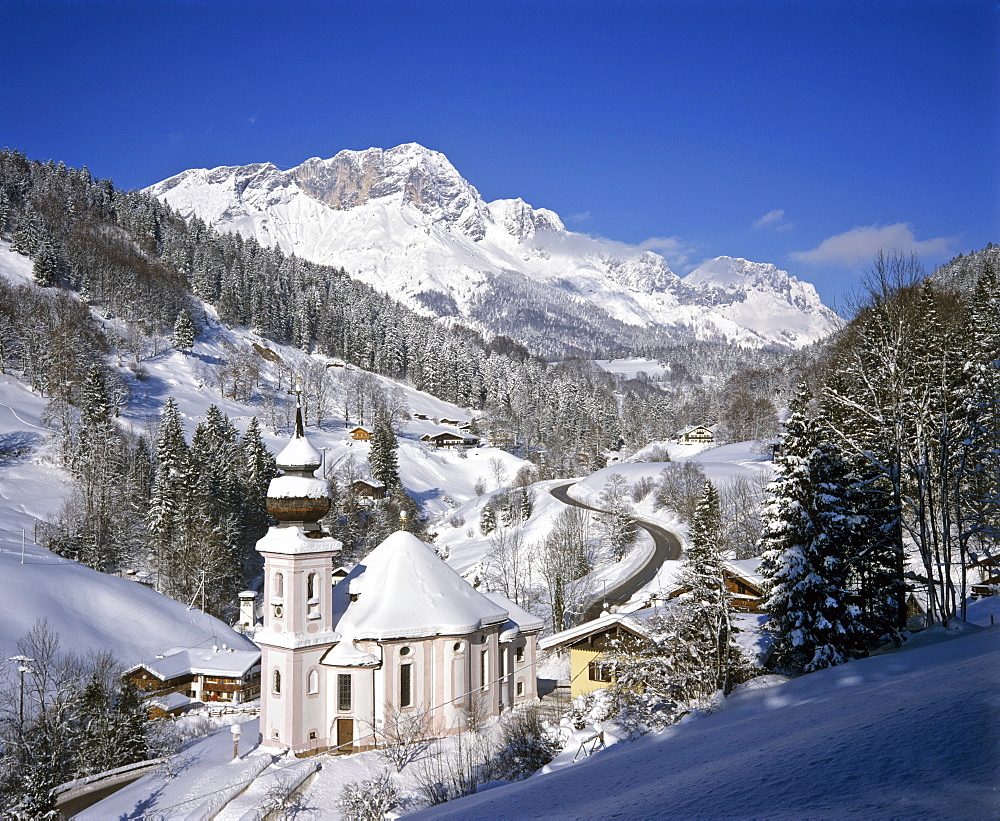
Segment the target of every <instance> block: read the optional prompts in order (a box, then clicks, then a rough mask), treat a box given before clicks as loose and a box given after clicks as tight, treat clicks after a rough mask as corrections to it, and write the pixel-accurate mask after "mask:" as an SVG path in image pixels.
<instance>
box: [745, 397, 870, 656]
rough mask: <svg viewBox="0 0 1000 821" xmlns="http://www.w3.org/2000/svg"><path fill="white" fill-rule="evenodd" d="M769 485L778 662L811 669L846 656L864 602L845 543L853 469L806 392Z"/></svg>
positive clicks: (850, 524)
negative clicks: (854, 595)
mask: <svg viewBox="0 0 1000 821" xmlns="http://www.w3.org/2000/svg"><path fill="white" fill-rule="evenodd" d="M776 467H777V474H778V475H777V478H776V479H775V481H774V482H773V483H772V484H771V485H770V486H769V487H768V493H769V495H770V501H769V503H768V505H767V506H766V508H765V511H764V521H765V528H764V537H763V539H762V542H761V547H762V549H763V558H762V560H761V565H760V571H761V573H762V575H764V577H765V579H766V589H767V594H768V598H767V602H766V607H767V611H768V612H769V613H770V614H771V615H770V619H769V621H768V629H769V630H770V631H771V633H772V634H773V635H774V639H775V644H774V660H775V663H776V665H777V666H778V667H779V668H781V669H785V670H788V671H790V672H810V671H812V670H819V669H822V668H824V667H830V666H832V665H835V664H840V663H842V662H844V661H846V660H847V659H848V658H849V657H850V655H851V652H852V651H853V650H854V649H855V647H856V644H857V638H856V636H855V627H854V625H855V622H856V621H857V615H858V609H857V607H856V606H854V605H853V604H851V603H850V602H849V598H850V596H849V592H848V589H847V583H848V567H847V561H846V560H847V556H846V555H845V551H846V546H847V545H848V544H849V543H850V540H851V534H852V531H853V528H854V521H853V511H851V510H850V508H849V507H847V505H846V502H847V498H846V497H847V495H848V490H849V489H848V482H849V473H848V469H847V466H846V464H845V463H844V461H843V459H841V458H840V455H839V453H838V452H837V451H836V449H835V448H834V447H833V445H832V444H831V443H830V442H829V441H828V440H827V439H826V438H825V437H824V435H823V431H822V429H821V427H820V425H819V424H818V423H817V422H815V421H813V420H812V419H811V418H810V417H809V411H808V408H807V406H806V397H805V395H804V394H802V393H800V394H799V396H797V397H796V399H795V401H794V402H793V404H792V408H791V416H790V417H789V420H788V422H787V423H786V436H785V438H784V441H783V446H782V454H781V456H780V457H779V458H778V460H777V465H776Z"/></svg>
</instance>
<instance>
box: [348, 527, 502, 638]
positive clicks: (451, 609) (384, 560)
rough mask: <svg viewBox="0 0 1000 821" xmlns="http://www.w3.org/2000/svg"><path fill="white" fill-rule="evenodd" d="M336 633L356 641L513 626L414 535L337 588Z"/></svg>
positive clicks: (391, 542)
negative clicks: (500, 625)
mask: <svg viewBox="0 0 1000 821" xmlns="http://www.w3.org/2000/svg"><path fill="white" fill-rule="evenodd" d="M333 607H334V620H335V623H334V628H335V629H336V630H337V632H338V633H340V634H341V635H343V636H345V637H351V638H354V639H366V638H371V639H397V638H400V639H401V638H422V637H427V636H438V635H461V634H465V633H471V632H473V631H475V630H479V629H480V628H482V627H485V626H486V625H490V624H502V623H504V622H506V621H507V620H508V610H507V608H506V607H503V606H501V605H500V604H498V603H496V602H494V601H492V600H491V599H489V598H487V597H486V596H484V595H483V594H482V593H480V592H479V591H478V590H476V589H475V588H474V587H473V586H472V585H471V584H469V583H468V582H467V581H466V580H465V579H463V578H462V577H461V576H460V575H459V574H458V573H457V572H456V571H455V570H454V569H452V568H451V567H449V566H448V565H447V564H445V562H444V561H442V560H441V558H439V557H438V555H437V553H435V552H434V550H433V549H432V548H430V547H429V546H427V545H426V544H424V543H423V542H422V541H420V540H419V539H418V538H417V537H416V536H414V535H413V534H412V533H407V532H406V531H402V530H401V531H398V532H396V533H393V534H392V535H391V536H389V538H387V539H386V540H385V541H384V542H382V544H380V545H379V546H378V547H376V548H375V549H374V550H373V551H372V552H371V553H369V554H368V555H367V556H366V557H365V558H364V559H363V560H362V561H361V563H360V564H358V565H357V566H356V567H355V568H354V569H353V570H352V571H351V573H350V574H349V575H348V576H347V578H346V579H344V580H343V581H342V582H340V584H338V585H337V586H336V587H335V588H334V605H333Z"/></svg>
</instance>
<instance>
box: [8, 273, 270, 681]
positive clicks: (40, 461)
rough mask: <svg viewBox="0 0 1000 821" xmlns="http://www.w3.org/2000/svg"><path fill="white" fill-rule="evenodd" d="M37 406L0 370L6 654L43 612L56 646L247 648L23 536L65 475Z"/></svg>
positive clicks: (58, 492)
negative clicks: (53, 459)
mask: <svg viewBox="0 0 1000 821" xmlns="http://www.w3.org/2000/svg"><path fill="white" fill-rule="evenodd" d="M0 265H2V262H0ZM45 405H46V401H45V400H44V399H42V398H41V397H39V396H38V395H37V394H32V393H30V392H28V391H27V390H26V389H25V388H24V387H23V386H22V385H21V384H20V383H19V382H17V380H15V379H12V378H10V377H9V376H0V442H2V443H3V445H4V447H3V450H4V453H5V455H4V456H3V458H2V459H0V601H3V602H4V605H3V618H0V651H4V652H6V653H7V654H8V655H11V654H12V653H13V652H14V651H15V649H16V645H17V641H18V640H19V639H20V638H22V637H23V636H24V635H25V634H26V633H27V632H28V631H29V630H30V629H31V628H32V627H33V626H34V624H35V622H36V621H37V620H39V619H46V620H48V622H49V625H50V626H51V627H52V629H53V630H54V631H55V632H56V633H58V635H59V638H60V640H61V644H62V648H63V649H64V650H66V651H74V652H78V653H82V654H86V653H87V652H88V651H90V650H110V651H112V652H113V653H114V654H115V655H116V656H117V657H118V659H119V660H120V661H122V662H125V663H129V664H131V663H134V662H136V661H138V660H140V659H141V658H148V657H150V656H152V655H153V654H155V653H159V652H162V651H164V650H166V649H169V648H172V647H194V646H211V645H212V644H222V643H225V644H228V645H229V646H230V647H236V648H240V647H245V646H246V647H249V646H250V644H249V642H247V640H246V639H245V638H244V637H243V636H241V635H239V634H238V633H236V632H234V631H233V630H232V629H230V628H229V627H228V626H227V625H225V624H223V623H222V622H220V621H218V620H217V619H214V618H212V617H211V616H208V615H206V614H204V613H202V612H200V611H199V610H194V609H192V610H189V609H188V608H187V607H186V605H184V604H182V603H180V602H176V601H174V600H172V599H168V598H167V597H166V596H163V595H161V594H159V593H156V592H155V591H153V590H151V589H150V588H148V587H145V586H144V585H141V584H138V583H137V582H134V581H128V580H126V579H121V578H117V577H115V576H108V575H105V574H103V573H98V572H96V571H94V570H91V569H90V568H89V567H86V566H84V565H82V564H77V563H76V562H73V561H70V560H68V559H63V558H60V557H59V556H56V555H54V554H53V553H50V552H49V551H48V550H44V549H43V548H40V547H37V546H35V545H34V544H33V543H32V536H33V531H34V525H35V521H36V520H38V519H45V518H47V517H49V516H51V515H53V514H54V513H55V512H56V511H58V509H59V506H60V504H61V503H62V501H63V499H64V498H65V497H66V495H67V494H68V492H69V486H68V481H67V478H66V477H65V475H64V474H63V473H62V472H61V471H59V470H57V469H56V468H54V467H52V466H51V464H50V458H51V457H50V453H49V452H50V447H49V445H48V438H49V436H50V434H51V431H50V430H49V429H48V428H46V427H45V426H44V425H43V424H42V423H41V421H40V419H41V415H42V412H43V411H44V409H45ZM22 534H23V537H22ZM22 538H23V552H22Z"/></svg>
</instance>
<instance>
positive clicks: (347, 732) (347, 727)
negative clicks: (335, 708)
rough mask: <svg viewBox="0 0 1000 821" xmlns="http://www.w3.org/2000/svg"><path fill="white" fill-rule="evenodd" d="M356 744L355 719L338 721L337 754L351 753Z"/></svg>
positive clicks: (340, 719) (339, 719)
mask: <svg viewBox="0 0 1000 821" xmlns="http://www.w3.org/2000/svg"><path fill="white" fill-rule="evenodd" d="M353 744H354V719H353V718H338V719H337V752H338V753H349V752H351V747H352V745H353Z"/></svg>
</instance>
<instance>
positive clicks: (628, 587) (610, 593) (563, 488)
mask: <svg viewBox="0 0 1000 821" xmlns="http://www.w3.org/2000/svg"><path fill="white" fill-rule="evenodd" d="M574 484H576V483H575V482H566V483H565V484H561V485H556V486H555V487H553V488H550V489H549V493H551V494H552V496H553V497H554V498H555V499H557V500H558V501H560V502H562V503H563V504H564V505H571V506H572V507H582V508H583V509H584V510H592V511H595V512H597V513H602V512H603V511H602V510H601V509H600V508H599V507H593V506H591V505H588V504H585V503H584V502H580V501H577V500H576V499H574V498H573V497H572V496H570V495H569V492H568V491H569V489H570V488H571V487H572V486H573V485H574ZM636 524H638V525H639V527H641V528H643V530H645V531H646V532H647V533H649V535H650V536H652V537H653V550H652V552H651V553H650V555H649V558H648V559H646V561H645V562H644V563H643V564H642V565H640V566H639V567H637V568H636V569H635V570H634V571H633V572H632V573H631V574H629V575H628V576H626V577H625V578H624V579H622V580H621V581H620V582H618V583H617V584H615V585H614V586H612V587H609V588H607V589H606V590H604V591H603V592H602V593H601V594H600V595H599V596H595V597H594V600H593V601H592V602H590V603H589V604H588V605H587V609H586V610H585V611H584V619H585V620H587V621H589V620H590V619H596V618H597V617H598V616H600V615H601V611H602V610H603V609H604V603H605V602H607V603H608V604H609V605H611V604H624V603H625V602H627V601H628V600H629V599H630V598H632V596H633V595H634V594H635V593H636V592H637V591H638V590H640V589H641V588H642V587H644V586H645V585H647V584H649V583H650V582H651V581H652V580H653V577H654V576H655V575H656V572H657V571H658V570H659V569H660V565H662V564H663V563H664V562H665V561H666V560H667V559H679V558H680V557H681V540H680V539H678V538H677V535H676V534H675V533H673V532H671V531H669V530H667V529H666V528H665V527H661V526H660V525H654V524H652V523H651V522H646V521H643V520H642V519H636Z"/></svg>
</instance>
